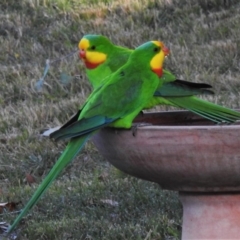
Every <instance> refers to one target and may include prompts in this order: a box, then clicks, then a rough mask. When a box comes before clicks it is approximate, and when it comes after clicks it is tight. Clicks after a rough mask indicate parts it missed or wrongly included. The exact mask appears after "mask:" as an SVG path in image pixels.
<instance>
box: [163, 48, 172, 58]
mask: <svg viewBox="0 0 240 240" xmlns="http://www.w3.org/2000/svg"><path fill="white" fill-rule="evenodd" d="M162 51H163V53H164V55H165V57H166V56H168V55H169V53H170V50H169V48H167V47H166V46H163V48H162Z"/></svg>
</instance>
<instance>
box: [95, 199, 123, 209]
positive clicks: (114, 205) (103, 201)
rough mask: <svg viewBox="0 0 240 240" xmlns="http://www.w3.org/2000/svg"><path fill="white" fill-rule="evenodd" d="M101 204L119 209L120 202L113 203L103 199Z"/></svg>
mask: <svg viewBox="0 0 240 240" xmlns="http://www.w3.org/2000/svg"><path fill="white" fill-rule="evenodd" d="M100 202H102V203H105V204H108V205H111V206H113V207H118V205H119V204H118V202H116V201H113V200H111V199H101V200H100Z"/></svg>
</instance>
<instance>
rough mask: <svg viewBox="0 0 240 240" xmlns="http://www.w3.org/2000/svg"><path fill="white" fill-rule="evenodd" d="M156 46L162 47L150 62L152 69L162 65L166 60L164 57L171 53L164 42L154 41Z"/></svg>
mask: <svg viewBox="0 0 240 240" xmlns="http://www.w3.org/2000/svg"><path fill="white" fill-rule="evenodd" d="M152 42H153V43H154V44H155V45H156V46H158V47H160V48H161V50H160V52H159V53H158V54H156V55H155V56H154V57H153V59H152V60H151V62H150V66H151V68H152V69H157V68H159V67H162V63H163V62H164V58H165V57H166V56H167V55H168V54H169V49H168V48H167V47H166V46H164V44H163V43H162V42H159V41H152Z"/></svg>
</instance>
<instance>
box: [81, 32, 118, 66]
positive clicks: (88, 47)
mask: <svg viewBox="0 0 240 240" xmlns="http://www.w3.org/2000/svg"><path fill="white" fill-rule="evenodd" d="M112 46H113V44H112V43H111V42H110V40H109V39H108V38H106V37H104V36H102V35H85V36H84V37H83V38H82V39H81V40H80V42H79V44H78V48H79V57H80V58H81V59H82V60H83V61H84V63H85V65H86V68H88V69H94V68H96V67H97V66H99V65H100V64H102V63H104V62H105V61H106V59H107V56H108V52H109V51H111V48H112Z"/></svg>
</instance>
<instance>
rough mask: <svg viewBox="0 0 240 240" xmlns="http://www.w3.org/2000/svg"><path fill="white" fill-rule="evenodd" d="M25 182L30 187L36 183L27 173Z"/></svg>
mask: <svg viewBox="0 0 240 240" xmlns="http://www.w3.org/2000/svg"><path fill="white" fill-rule="evenodd" d="M26 180H27V183H29V184H30V185H31V184H32V183H35V182H36V181H35V178H34V177H33V176H32V175H31V174H29V173H26Z"/></svg>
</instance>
